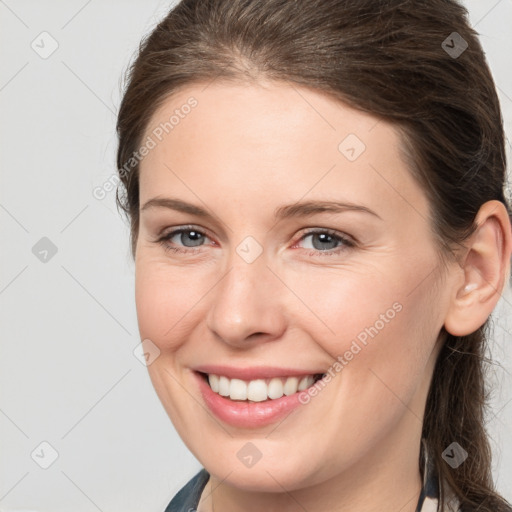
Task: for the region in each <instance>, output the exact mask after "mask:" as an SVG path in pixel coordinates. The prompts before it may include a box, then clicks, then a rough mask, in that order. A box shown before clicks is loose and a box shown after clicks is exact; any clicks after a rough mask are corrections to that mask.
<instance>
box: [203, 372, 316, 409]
mask: <svg viewBox="0 0 512 512" xmlns="http://www.w3.org/2000/svg"><path fill="white" fill-rule="evenodd" d="M197 373H198V374H199V375H200V377H201V378H202V379H203V380H204V381H205V382H206V383H207V384H208V386H209V387H210V389H211V390H212V391H213V392H214V393H216V394H217V395H220V396H222V397H224V398H227V399H229V400H231V401H236V402H240V401H241V402H265V401H269V400H278V399H279V398H282V397H283V396H291V395H295V394H296V393H298V392H300V391H304V390H306V389H308V388H309V387H311V386H313V385H314V384H315V383H316V382H318V381H319V380H320V379H321V378H322V377H324V376H325V375H326V374H325V373H315V374H310V375H303V376H295V375H292V376H282V377H272V378H267V379H253V380H242V379H237V378H229V377H227V376H225V375H219V374H215V373H205V372H197Z"/></svg>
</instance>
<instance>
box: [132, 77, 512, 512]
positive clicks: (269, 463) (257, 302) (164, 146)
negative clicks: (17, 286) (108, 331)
mask: <svg viewBox="0 0 512 512" xmlns="http://www.w3.org/2000/svg"><path fill="white" fill-rule="evenodd" d="M191 96H193V97H194V98H195V99H196V100H197V102H198V104H197V106H196V107H195V108H194V109H193V110H191V112H190V113H189V114H188V115H186V116H184V117H183V119H180V122H179V124H177V125H176V126H174V128H173V129H172V130H170V131H169V133H168V134H167V135H166V136H165V137H164V138H163V139H162V141H161V142H159V143H158V144H157V145H156V147H154V148H153V149H151V151H150V152H149V154H148V155H147V156H146V157H145V158H144V160H143V161H142V163H141V168H140V207H141V218H140V227H139V236H138V240H137V245H136V305H137V315H138V322H139V329H140V334H141V339H150V340H151V341H152V342H153V343H154V344H155V345H157V346H158V348H159V350H160V356H159V357H158V358H157V359H156V360H155V361H154V362H153V363H152V364H151V365H149V366H148V370H149V374H150V377H151V380H152V382H153V385H154V387H155V390H156V392H157V394H158V396H159V398H160V400H161V402H162V404H163V406H164V407H165V409H166V411H167V413H168V415H169V417H170V418H171V420H172V422H173V424H174V425H175V427H176V429H177V431H178V433H179V435H180V436H181V438H182V439H183V441H184V442H185V444H186V445H187V446H188V448H189V449H190V450H191V452H192V453H193V454H194V455H195V456H196V457H197V459H198V460H199V461H200V462H201V464H202V465H203V466H204V467H205V468H206V469H207V470H208V471H209V472H210V474H211V478H210V481H209V483H208V484H207V486H206V487H205V489H204V491H203V494H202V499H201V502H200V505H199V512H210V511H212V510H213V509H214V508H215V510H217V511H218V510H222V511H242V510H243V511H248V512H252V511H258V512H260V511H261V510H267V511H274V510H275V511H277V510H279V511H283V512H287V511H296V510H303V509H304V510H308V511H309V512H315V511H325V510H330V511H337V510H340V511H341V510H343V511H344V512H362V511H364V512H373V511H374V512H377V511H378V512H382V510H396V511H398V510H400V511H402V512H413V511H414V510H415V506H416V503H417V501H418V497H419V493H420V489H421V479H420V469H419V465H418V460H419V450H420V440H421V427H422V420H423V411H424V407H425V402H426V397H427V392H428V387H429V384H430V380H431V376H432V372H433V369H434V364H435V359H436V356H437V354H438V351H439V348H440V346H441V344H442V341H443V338H444V335H443V334H442V332H443V331H442V328H443V326H444V327H445V328H446V329H447V330H448V331H449V332H451V333H453V334H456V335H464V334H469V333H471V332H473V331H474V330H476V329H477V328H478V327H479V326H481V325H482V324H483V323H484V322H485V320H486V319H487V317H488V316H489V314H490V313H491V311H492V310H493V308H494V307H495V305H496V303H497V301H498V300H499V298H500V293H501V291H502V290H503V287H504V285H505V280H506V276H507V274H508V272H509V268H510V263H509V262H510V254H511V251H512V236H511V228H510V222H509V219H508V216H507V212H506V210H505V208H504V206H503V204H501V203H499V202H497V201H490V202H488V203H486V204H484V205H483V206H482V208H481V209H480V212H479V214H478V217H477V221H478V225H479V228H478V230H477V231H476V232H475V233H474V235H473V236H472V237H471V238H470V239H469V240H468V241H467V243H466V247H465V248H460V250H459V254H458V261H455V260H454V259H448V260H447V261H448V262H447V264H446V265H443V264H442V263H441V259H440V255H439V249H438V246H437V245H436V242H435V238H434V236H433V234H432V229H431V223H430V220H429V204H428V201H427V199H426V196H425V194H424V192H423V190H422V189H421V187H420V186H419V185H418V184H417V182H416V181H415V180H414V179H413V178H412V176H411V174H410V172H409V170H408V168H407V166H406V164H405V162H404V159H403V158H402V156H401V153H400V146H399V143H400V139H399V135H398V133H397V132H396V131H395V130H394V128H393V127H392V126H391V125H389V124H387V123H386V122H384V121H379V120H378V119H376V118H375V117H373V116H371V115H369V114H367V113H362V112H360V111H358V110H354V109H353V108H350V107H349V106H347V105H345V104H343V103H340V102H339V101H336V100H335V99H333V98H331V97H329V96H327V95H326V94H324V93H322V92H319V91H315V90H311V89H308V88H305V87H298V86H292V85H290V84H288V83H284V82H265V81H260V82H258V83H252V84H234V83H222V82H220V81H216V82H214V83H211V84H209V85H208V86H206V85H205V84H200V83H197V84H193V85H189V86H187V87H185V88H184V89H182V90H180V91H179V92H177V93H175V94H174V95H172V96H170V97H168V98H167V99H166V101H165V102H164V103H163V104H162V105H161V107H160V108H159V109H158V110H157V111H156V113H155V114H154V115H153V117H152V119H151V122H150V123H149V125H148V128H147V132H146V134H145V137H146V136H148V135H151V133H152V130H154V129H155V127H157V126H159V124H160V123H164V122H166V121H168V119H169V117H170V115H172V113H173V112H174V111H175V109H180V108H181V106H182V105H184V104H186V102H187V99H188V98H190V97H191ZM349 134H354V135H355V136H357V137H358V139H359V140H360V141H362V142H363V144H364V145H365V146H366V149H365V150H364V151H363V153H362V154H361V155H360V156H359V157H358V158H356V159H355V160H354V161H350V160H349V159H347V157H346V156H345V154H344V153H343V150H342V151H340V150H339V145H340V143H341V142H342V141H343V140H344V139H345V138H346V137H347V136H348V135H349ZM342 147H343V146H342ZM155 198H158V199H162V198H173V199H178V200H180V201H185V202H188V203H190V204H192V205H196V206H199V207H201V208H203V209H205V210H207V211H208V212H209V213H210V215H211V218H206V217H202V216H198V215H195V214H191V213H183V212H179V211H176V210H174V209H170V208H166V207H163V206H147V207H145V208H144V206H145V205H146V204H147V203H148V202H149V201H150V200H152V199H155ZM313 200H322V201H340V202H344V203H350V204H351V205H356V206H357V207H364V208H366V209H368V210H371V212H368V211H361V210H358V209H345V210H344V211H341V212H337V213H333V212H321V213H310V214H307V215H303V216H300V217H288V218H284V219H281V220H279V221H276V220H275V219H274V217H273V215H274V211H275V210H276V209H277V208H279V207H281V206H283V205H292V204H295V203H297V202H303V201H313ZM184 226H185V227H186V226H192V227H191V228H189V229H190V230H191V231H195V233H194V234H191V233H190V231H188V232H185V233H183V234H182V235H180V234H175V235H173V236H172V237H171V238H170V239H169V240H167V241H166V242H165V241H162V240H160V241H158V240H159V239H161V238H162V237H163V236H165V235H167V234H169V233H171V232H172V231H173V230H176V229H179V228H182V227H184ZM314 228H319V229H320V228H323V229H328V230H333V231H335V232H336V235H337V236H341V237H344V238H346V239H348V241H349V242H343V241H342V240H343V238H341V239H337V238H336V236H335V237H334V238H333V239H327V240H326V239H325V237H324V238H323V239H322V238H321V237H319V236H318V235H306V232H307V231H308V230H310V229H314ZM198 231H199V232H201V233H202V234H203V235H204V236H202V237H201V236H199V238H198V235H197V232H198ZM248 236H250V237H253V239H254V240H256V241H257V243H258V244H259V245H260V246H261V248H262V249H263V252H262V254H261V255H260V256H259V257H257V258H256V259H255V260H254V261H253V262H252V263H248V262H247V261H245V260H244V259H243V258H242V257H241V256H240V255H239V253H238V252H237V247H238V246H239V244H240V243H241V242H242V241H244V239H246V237H248ZM165 243H166V244H167V249H166V246H165V245H164V244H165ZM169 246H170V247H174V248H177V249H178V250H180V251H181V252H173V251H172V250H169ZM251 250H254V249H251ZM397 302H398V303H399V304H400V305H401V306H402V309H401V311H400V312H399V313H397V314H396V316H395V317H394V318H393V319H392V320H391V321H389V322H388V323H386V325H385V327H384V328H383V329H381V330H380V331H379V333H378V335H377V336H375V337H374V338H371V339H370V340H369V342H368V344H367V345H366V346H365V347H364V348H363V349H362V350H361V351H360V352H359V353H358V354H357V355H355V356H354V357H353V359H352V360H351V361H350V362H349V364H347V365H346V366H345V367H344V368H343V370H342V371H341V372H339V373H338V374H337V376H336V377H335V378H333V379H332V380H331V382H329V384H328V385H327V386H326V387H325V388H324V389H323V390H322V391H321V392H320V393H319V394H318V395H317V396H316V397H314V398H313V399H311V401H310V402H309V403H308V404H306V405H301V406H300V407H299V408H297V409H295V410H294V411H292V413H291V414H290V415H289V416H287V417H286V418H285V419H284V420H283V421H281V422H280V423H278V424H272V425H269V426H267V427H264V428H254V429H243V428H235V427H232V426H230V425H229V424H227V423H223V422H221V421H220V420H219V419H217V418H216V417H214V416H213V415H212V413H211V412H210V411H209V410H208V409H207V407H206V406H205V404H204V402H203V399H202V397H201V394H200V393H199V390H198V386H197V383H196V380H195V378H194V376H193V374H192V371H191V368H193V367H195V366H198V365H200V364H226V365H231V366H240V367H247V366H285V367H292V368H298V369H304V370H311V371H312V373H313V372H317V371H326V370H327V369H328V368H329V367H331V365H332V364H333V362H334V361H335V360H336V358H337V357H338V356H340V355H343V354H344V353H345V352H346V351H347V350H348V349H349V348H350V345H351V343H352V341H353V340H354V339H355V338H356V337H357V335H358V334H360V333H361V332H362V331H364V330H365V328H367V327H369V326H372V325H374V324H375V322H376V321H377V320H378V319H379V318H380V315H381V314H384V313H385V312H386V311H387V310H388V309H389V308H391V307H392V305H393V304H394V303H397ZM248 441H250V442H252V443H253V444H254V445H255V446H256V447H257V448H258V450H259V451H260V452H261V453H262V457H261V459H260V460H259V461H258V462H257V463H256V464H255V465H254V466H252V467H246V466H245V465H244V464H242V462H241V461H240V460H239V459H238V457H237V452H238V451H239V450H240V449H241V448H242V447H243V446H244V445H245V444H246V443H247V442H248ZM213 507H214V508H213Z"/></svg>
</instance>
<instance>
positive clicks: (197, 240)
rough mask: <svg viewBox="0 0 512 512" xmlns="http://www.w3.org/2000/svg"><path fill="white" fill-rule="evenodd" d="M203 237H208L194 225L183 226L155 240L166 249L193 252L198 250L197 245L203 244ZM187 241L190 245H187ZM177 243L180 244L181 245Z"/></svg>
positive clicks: (177, 251)
mask: <svg viewBox="0 0 512 512" xmlns="http://www.w3.org/2000/svg"><path fill="white" fill-rule="evenodd" d="M205 239H208V237H207V236H206V235H205V234H204V233H203V232H202V231H200V230H198V229H196V228H195V227H183V228H179V229H175V230H173V231H170V232H169V233H167V234H165V235H163V236H162V237H160V238H159V239H158V240H157V242H158V243H160V244H161V245H162V246H163V247H164V249H165V250H166V251H172V252H175V253H190V252H193V253H194V252H197V251H198V249H197V248H198V247H201V246H202V245H204V243H203V242H204V240H205ZM188 243H190V244H191V245H187V244H188ZM177 244H181V246H180V245H177Z"/></svg>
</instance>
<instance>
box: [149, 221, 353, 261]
mask: <svg viewBox="0 0 512 512" xmlns="http://www.w3.org/2000/svg"><path fill="white" fill-rule="evenodd" d="M189 231H194V232H195V233H198V234H199V235H201V236H204V237H206V238H209V237H208V235H206V234H205V233H204V232H203V231H201V230H199V229H197V228H196V227H195V226H184V227H181V228H179V229H175V230H173V231H170V232H169V233H167V234H166V235H163V236H162V237H160V238H158V239H157V240H155V243H159V244H160V245H162V246H163V248H164V249H165V251H171V252H173V253H179V254H190V253H197V252H198V251H200V248H201V247H203V246H202V245H201V246H198V247H197V248H193V247H188V248H185V249H183V248H181V247H175V246H173V245H170V243H169V240H170V239H171V238H173V237H174V236H176V235H179V234H180V233H186V232H189ZM315 234H326V235H329V236H331V237H333V238H334V239H335V240H337V241H338V242H340V243H341V244H342V245H341V246H340V247H337V248H335V249H329V250H326V251H320V250H315V251H311V252H309V253H308V256H313V257H316V256H318V255H322V256H330V255H332V256H335V255H339V254H340V253H341V252H343V251H346V250H347V249H350V248H352V247H355V245H356V244H355V242H354V241H353V240H352V239H350V238H348V237H347V236H344V235H342V234H341V233H339V232H337V231H333V230H331V229H325V228H315V229H311V230H309V231H307V232H305V233H304V234H303V235H302V236H301V237H300V239H299V240H298V241H297V242H295V243H294V246H295V245H296V244H297V243H299V242H301V241H302V240H304V239H305V238H306V237H308V236H311V235H315Z"/></svg>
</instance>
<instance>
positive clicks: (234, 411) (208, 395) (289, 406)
mask: <svg viewBox="0 0 512 512" xmlns="http://www.w3.org/2000/svg"><path fill="white" fill-rule="evenodd" d="M194 374H195V376H196V378H197V380H198V383H199V390H200V391H201V394H202V396H203V399H204V401H205V402H206V405H207V406H208V407H209V409H210V410H211V411H212V412H213V414H215V416H217V417H218V418H219V419H220V420H222V421H224V422H226V423H229V424H230V425H233V426H235V427H242V428H258V427H263V426H265V425H270V424H271V423H274V422H276V421H279V420H280V419H281V418H283V417H285V416H287V415H288V414H290V413H291V412H292V411H293V410H294V409H296V408H297V407H298V406H299V405H302V404H301V402H300V401H299V393H294V394H293V395H289V396H286V395H284V396H282V397H281V398H276V399H270V398H269V399H268V400H265V401H264V402H250V401H248V400H239V401H235V400H231V399H229V398H225V397H223V396H221V395H219V394H218V393H215V392H214V391H213V390H212V388H211V387H210V386H209V384H208V383H207V382H206V380H205V379H204V377H203V375H202V374H200V373H198V372H194Z"/></svg>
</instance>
